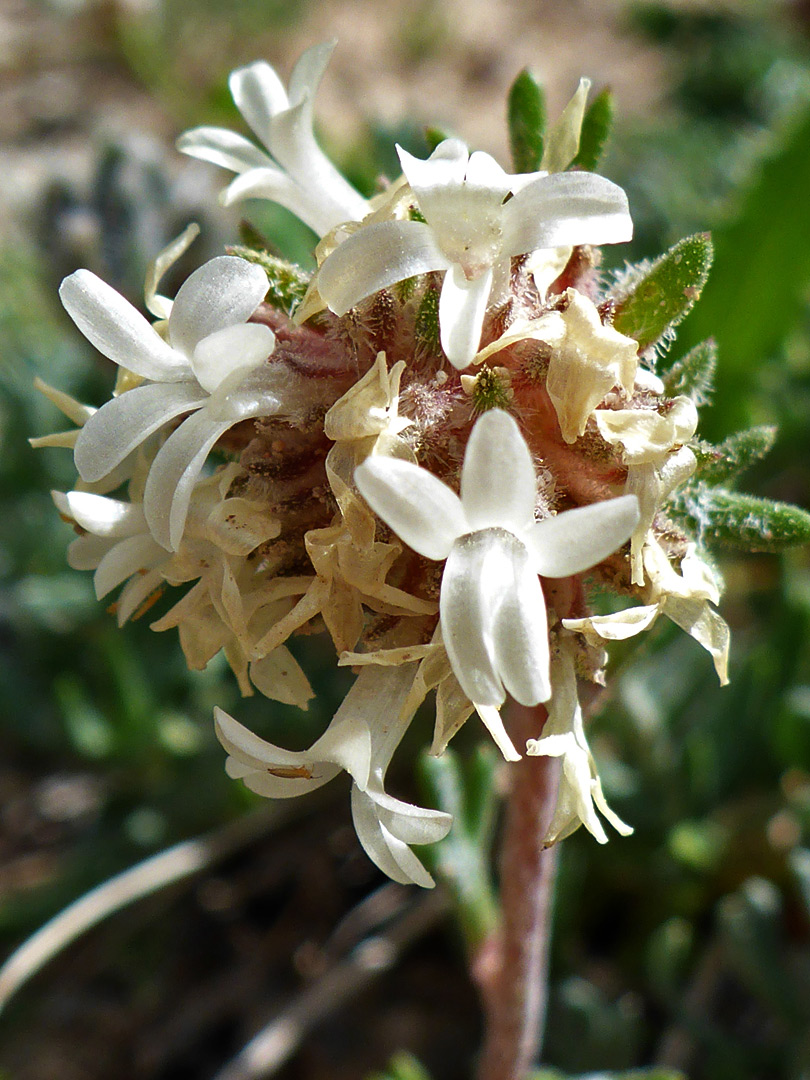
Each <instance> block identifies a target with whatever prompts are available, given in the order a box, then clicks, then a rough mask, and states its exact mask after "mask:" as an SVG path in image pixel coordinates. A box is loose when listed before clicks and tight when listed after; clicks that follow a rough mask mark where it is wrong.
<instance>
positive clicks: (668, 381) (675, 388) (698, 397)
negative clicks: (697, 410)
mask: <svg viewBox="0 0 810 1080" xmlns="http://www.w3.org/2000/svg"><path fill="white" fill-rule="evenodd" d="M716 367H717V345H716V344H715V341H714V339H713V338H709V339H708V340H707V341H702V342H701V343H700V344H699V345H696V346H695V347H694V349H690V350H689V352H688V353H686V355H685V356H682V357H681V358H680V360H676V361H675V363H674V364H673V365H672V367H671V368H670V369H669V371H667V372H666V374H665V375H664V376H663V380H664V389H665V390H666V392H667V393H668V394H669V395H670V397H676V396H677V395H678V394H686V395H687V396H688V397H690V398H691V399H692V400H693V401H694V403H695V404H696V405H705V404H706V403H707V402H708V400H709V398H710V396H711V392H712V386H713V385H714V372H715V368H716Z"/></svg>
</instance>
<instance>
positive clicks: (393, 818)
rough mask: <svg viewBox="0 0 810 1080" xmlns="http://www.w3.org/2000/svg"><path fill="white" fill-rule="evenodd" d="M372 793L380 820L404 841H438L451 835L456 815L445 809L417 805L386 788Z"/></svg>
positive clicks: (407, 842)
mask: <svg viewBox="0 0 810 1080" xmlns="http://www.w3.org/2000/svg"><path fill="white" fill-rule="evenodd" d="M369 795H370V797H371V798H372V799H373V800H374V802H375V804H376V806H377V816H378V817H379V819H380V821H381V822H382V823H383V824H384V825H385V827H386V828H387V829H388V830H389V832H390V833H391V834H392V835H393V836H396V838H397V839H398V840H401V841H402V842H403V844H435V843H437V842H438V841H439V840H443V839H444V838H445V836H447V834H448V832H449V831H450V826H451V825H452V824H453V818H452V815H451V814H446V813H445V812H444V811H443V810H430V809H426V808H425V807H422V806H414V805H413V803H407V802H403V801H402V800H401V799H395V798H394V797H393V796H392V795H388V794H386V793H385V792H384V791H376V792H375V791H369Z"/></svg>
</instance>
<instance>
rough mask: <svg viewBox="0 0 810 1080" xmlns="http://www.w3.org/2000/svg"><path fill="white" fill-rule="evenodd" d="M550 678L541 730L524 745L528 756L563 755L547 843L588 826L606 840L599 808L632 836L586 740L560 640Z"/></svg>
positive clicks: (570, 659) (566, 649)
mask: <svg viewBox="0 0 810 1080" xmlns="http://www.w3.org/2000/svg"><path fill="white" fill-rule="evenodd" d="M551 681H552V685H553V687H554V693H553V695H552V698H551V704H550V705H549V709H548V719H547V720H546V722H545V725H544V726H543V733H542V735H541V737H540V738H539V739H529V741H528V742H527V744H526V753H527V754H528V755H529V756H530V757H542V756H548V757H558V758H562V773H561V776H560V791H559V795H558V796H557V806H556V809H555V811H554V817H553V818H552V820H551V823H550V824H549V827H548V830H547V832H546V836H545V843H546V844H554V843H556V842H557V841H558V840H564V839H565V837H566V836H570V835H571V833H572V832H574V831H575V830H576V829H578V828H579V826H580V825H584V826H585V828H586V829H587V830H588V832H589V833H591V835H592V836H594V837H595V838H596V839H597V840H598V841H599V843H600V844H606V843H607V839H608V838H607V834H606V833H605V830H604V827H603V826H602V822H601V821H600V820H599V818H598V817H597V814H596V810H597V808H598V809H599V810H600V811H601V812H602V814H603V815H604V816H605V817H606V818H607V820H608V821H609V822H610V824H611V825H612V826H613V828H614V829H615V830H616V831H617V832H618V833H621V835H622V836H629V835H630V834H631V833H632V831H633V830H632V829H631V827H630V826H629V825H626V824H625V823H624V822H623V821H622V819H621V818H620V817H618V816H617V815H616V814H615V813H614V812H613V811H612V810H611V809H610V807H609V806H608V804H607V801H606V799H605V796H604V792H603V791H602V782H601V780H600V779H599V774H598V772H597V771H596V762H595V761H594V759H593V754H592V753H591V751H590V749H589V747H588V742H587V739H586V738H585V729H584V727H583V723H582V709H581V708H580V704H579V700H578V698H577V679H576V672H575V669H574V656H573V651H572V650H571V646H570V642H563V643H562V645H561V649H560V653H559V655H558V656H556V657H555V658H554V660H553V661H552V665H551Z"/></svg>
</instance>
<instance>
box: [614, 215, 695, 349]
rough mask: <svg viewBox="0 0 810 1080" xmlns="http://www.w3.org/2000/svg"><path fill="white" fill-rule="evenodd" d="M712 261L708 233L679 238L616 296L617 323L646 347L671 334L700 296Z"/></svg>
mask: <svg viewBox="0 0 810 1080" xmlns="http://www.w3.org/2000/svg"><path fill="white" fill-rule="evenodd" d="M711 264H712V241H711V237H710V236H709V234H708V233H696V234H695V235H694V236H687V237H686V238H685V239H683V240H679V241H678V243H677V244H675V246H674V247H671V248H670V249H669V251H667V252H666V253H665V254H664V255H662V256H661V257H660V258H659V259H656V261H655V262H654V263H652V264H651V265H649V266H642V268H641V277H640V280H637V282H636V283H635V285H634V286H633V288H632V290H631V291H630V292H628V293H627V294H626V295H624V296H622V295H619V296H618V297H614V298H615V299H616V300H617V304H616V315H615V318H614V320H613V325H614V327H615V328H616V329H617V330H618V331H619V333H621V334H626V335H627V337H632V338H635V339H636V341H637V342H638V343H639V348H640V349H641V350H642V351H643V350H644V349H648V348H649V347H650V346H651V345H655V344H656V342H659V341H661V339H662V338H666V337H669V336H670V332H671V331H672V329H673V328H674V327H675V326H677V325H678V323H679V322H680V321H681V319H683V318H684V316H685V315H686V314H687V313H688V312H689V311H690V310H691V308H692V306H693V304H694V303H695V301H696V300H697V298H698V297H699V296H700V293H701V290H702V289H703V286H704V285H705V284H706V279H707V278H708V276H709V267H710V266H711Z"/></svg>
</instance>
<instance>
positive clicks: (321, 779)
mask: <svg viewBox="0 0 810 1080" xmlns="http://www.w3.org/2000/svg"><path fill="white" fill-rule="evenodd" d="M415 666H416V665H415V664H406V665H404V666H402V667H398V668H372V667H366V668H364V669H363V670H362V671H361V673H360V675H359V676H358V677H357V680H356V681H355V683H354V685H353V686H352V688H351V690H350V691H349V693H348V694H347V695H346V698H345V700H344V701H343V704H342V705H341V706H340V708H339V709H338V711H337V712H336V713H335V715H334V717H333V719H332V722H331V724H330V725H329V727H328V728H327V729H326V731H325V732H324V734H323V735H322V736H321V737H320V738H319V739H318V740H316V742H315V743H314V744H313V745H312V746H311V747H310V749H309V750H303V751H300V752H299V751H291V750H284V749H282V748H281V747H278V746H274V745H273V744H272V743H269V742H266V741H265V740H264V739H261V738H259V736H258V735H254V734H253V732H251V731H248V729H247V728H245V727H243V726H242V725H241V724H240V723H238V722H237V721H236V720H234V719H233V717H231V716H229V715H228V714H227V713H226V712H223V710H222V709H216V710H215V712H214V718H215V725H216V731H217V737H218V738H219V741H220V742H221V743H222V745H223V746H224V747H225V749H226V750H227V751H228V754H229V755H230V756H229V757H228V761H227V763H226V769H227V772H228V775H229V776H232V777H238V778H240V779H241V780H243V781H244V783H245V784H246V786H247V787H249V788H250V789H251V790H252V791H255V792H256V793H257V794H259V795H266V796H270V797H273V798H281V799H283V798H289V797H290V796H294V795H302V794H304V793H305V792H307V791H314V790H315V789H316V788H319V787H321V786H322V785H323V784H325V783H327V782H328V781H329V780H331V779H332V778H333V777H335V776H337V774H338V773H339V772H340V771H341V769H345V770H346V772H348V773H350V775H351V777H352V780H353V781H354V783H353V785H352V796H351V799H352V817H353V819H354V826H355V829H356V830H357V836H358V839H359V840H360V843H361V844H362V845H363V848H364V849H365V851H366V854H367V855H368V856H369V858H370V859H371V860H372V862H374V863H375V864H376V865H377V866H379V868H380V869H381V870H382V871H383V873H385V874H387V875H388V876H389V877H390V878H393V880H394V881H399V882H401V883H403V884H408V883H409V882H414V883H415V884H417V885H422V886H424V887H426V888H430V887H431V886H432V885H433V878H432V877H431V876H430V874H429V873H428V872H427V870H425V868H424V866H423V865H422V863H421V862H420V861H419V859H418V858H417V857H416V855H414V853H413V852H412V851H411V849H410V845H411V844H432V843H435V842H436V841H437V840H441V839H442V838H443V837H444V836H446V835H447V832H448V831H449V829H450V826H451V824H452V818H451V817H450V815H449V814H445V813H443V812H442V811H440V810H430V809H425V808H422V807H419V806H414V805H412V804H411V803H406V802H403V801H402V800H401V799H395V798H393V797H392V796H391V795H388V794H387V793H386V791H385V789H384V786H383V785H384V780H385V773H386V770H387V768H388V765H389V763H390V761H391V758H392V757H393V754H394V751H395V750H396V748H397V746H398V745H399V743H400V741H401V739H402V736H403V735H404V734H405V731H406V730H407V728H408V725H409V724H410V722H411V719H412V717H413V712H412V711H411V712H409V713H404V714H403V712H402V705H403V703H404V702H405V699H406V697H407V694H408V690H409V688H410V685H411V682H412V681H413V675H414V668H415Z"/></svg>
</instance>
